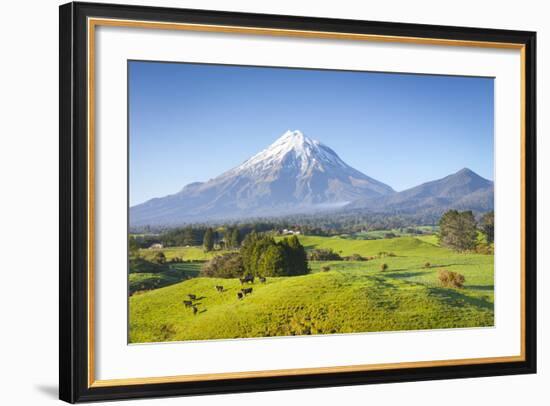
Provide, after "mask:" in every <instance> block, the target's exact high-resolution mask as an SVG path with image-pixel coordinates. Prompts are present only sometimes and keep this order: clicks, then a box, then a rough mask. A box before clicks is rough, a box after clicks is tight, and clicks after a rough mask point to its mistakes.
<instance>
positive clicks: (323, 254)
mask: <svg viewBox="0 0 550 406" xmlns="http://www.w3.org/2000/svg"><path fill="white" fill-rule="evenodd" d="M308 259H309V260H310V261H341V260H342V257H341V256H340V255H338V254H337V253H336V252H334V251H333V250H332V249H316V250H312V251H310V252H309V254H308Z"/></svg>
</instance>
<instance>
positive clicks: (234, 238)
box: [229, 227, 241, 248]
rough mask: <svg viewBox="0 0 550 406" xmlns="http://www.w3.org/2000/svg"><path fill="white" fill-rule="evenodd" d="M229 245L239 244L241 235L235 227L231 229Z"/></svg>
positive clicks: (234, 246) (233, 246) (232, 246)
mask: <svg viewBox="0 0 550 406" xmlns="http://www.w3.org/2000/svg"><path fill="white" fill-rule="evenodd" d="M229 245H230V246H231V248H239V246H240V245H241V236H240V234H239V229H238V228H236V227H235V228H234V229H233V230H231V235H230V237H229Z"/></svg>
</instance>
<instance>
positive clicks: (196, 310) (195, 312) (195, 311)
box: [193, 306, 199, 316]
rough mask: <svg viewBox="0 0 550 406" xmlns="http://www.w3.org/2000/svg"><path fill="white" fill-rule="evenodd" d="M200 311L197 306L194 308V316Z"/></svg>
mask: <svg viewBox="0 0 550 406" xmlns="http://www.w3.org/2000/svg"><path fill="white" fill-rule="evenodd" d="M198 311H199V309H197V306H193V316H194V315H196V314H197V312H198Z"/></svg>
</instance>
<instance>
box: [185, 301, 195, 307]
mask: <svg viewBox="0 0 550 406" xmlns="http://www.w3.org/2000/svg"><path fill="white" fill-rule="evenodd" d="M183 304H184V305H185V307H191V306H193V302H192V301H191V300H184V301H183Z"/></svg>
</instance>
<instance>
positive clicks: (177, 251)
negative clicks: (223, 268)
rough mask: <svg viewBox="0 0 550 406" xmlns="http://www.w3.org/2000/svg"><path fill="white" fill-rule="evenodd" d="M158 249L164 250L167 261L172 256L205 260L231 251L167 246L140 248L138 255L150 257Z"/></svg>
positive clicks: (189, 259) (190, 259)
mask: <svg viewBox="0 0 550 406" xmlns="http://www.w3.org/2000/svg"><path fill="white" fill-rule="evenodd" d="M158 251H162V252H164V255H165V256H166V259H167V260H168V261H169V260H171V259H174V258H181V259H182V260H184V261H207V260H209V259H211V258H212V257H213V256H214V255H221V254H225V253H228V252H231V251H226V250H220V251H210V252H206V251H205V250H204V249H203V248H202V247H167V248H163V249H162V250H156V249H148V248H142V249H140V250H139V255H140V256H141V257H143V258H145V259H152V258H153V256H154V255H155V254H156V253H157V252H158Z"/></svg>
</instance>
